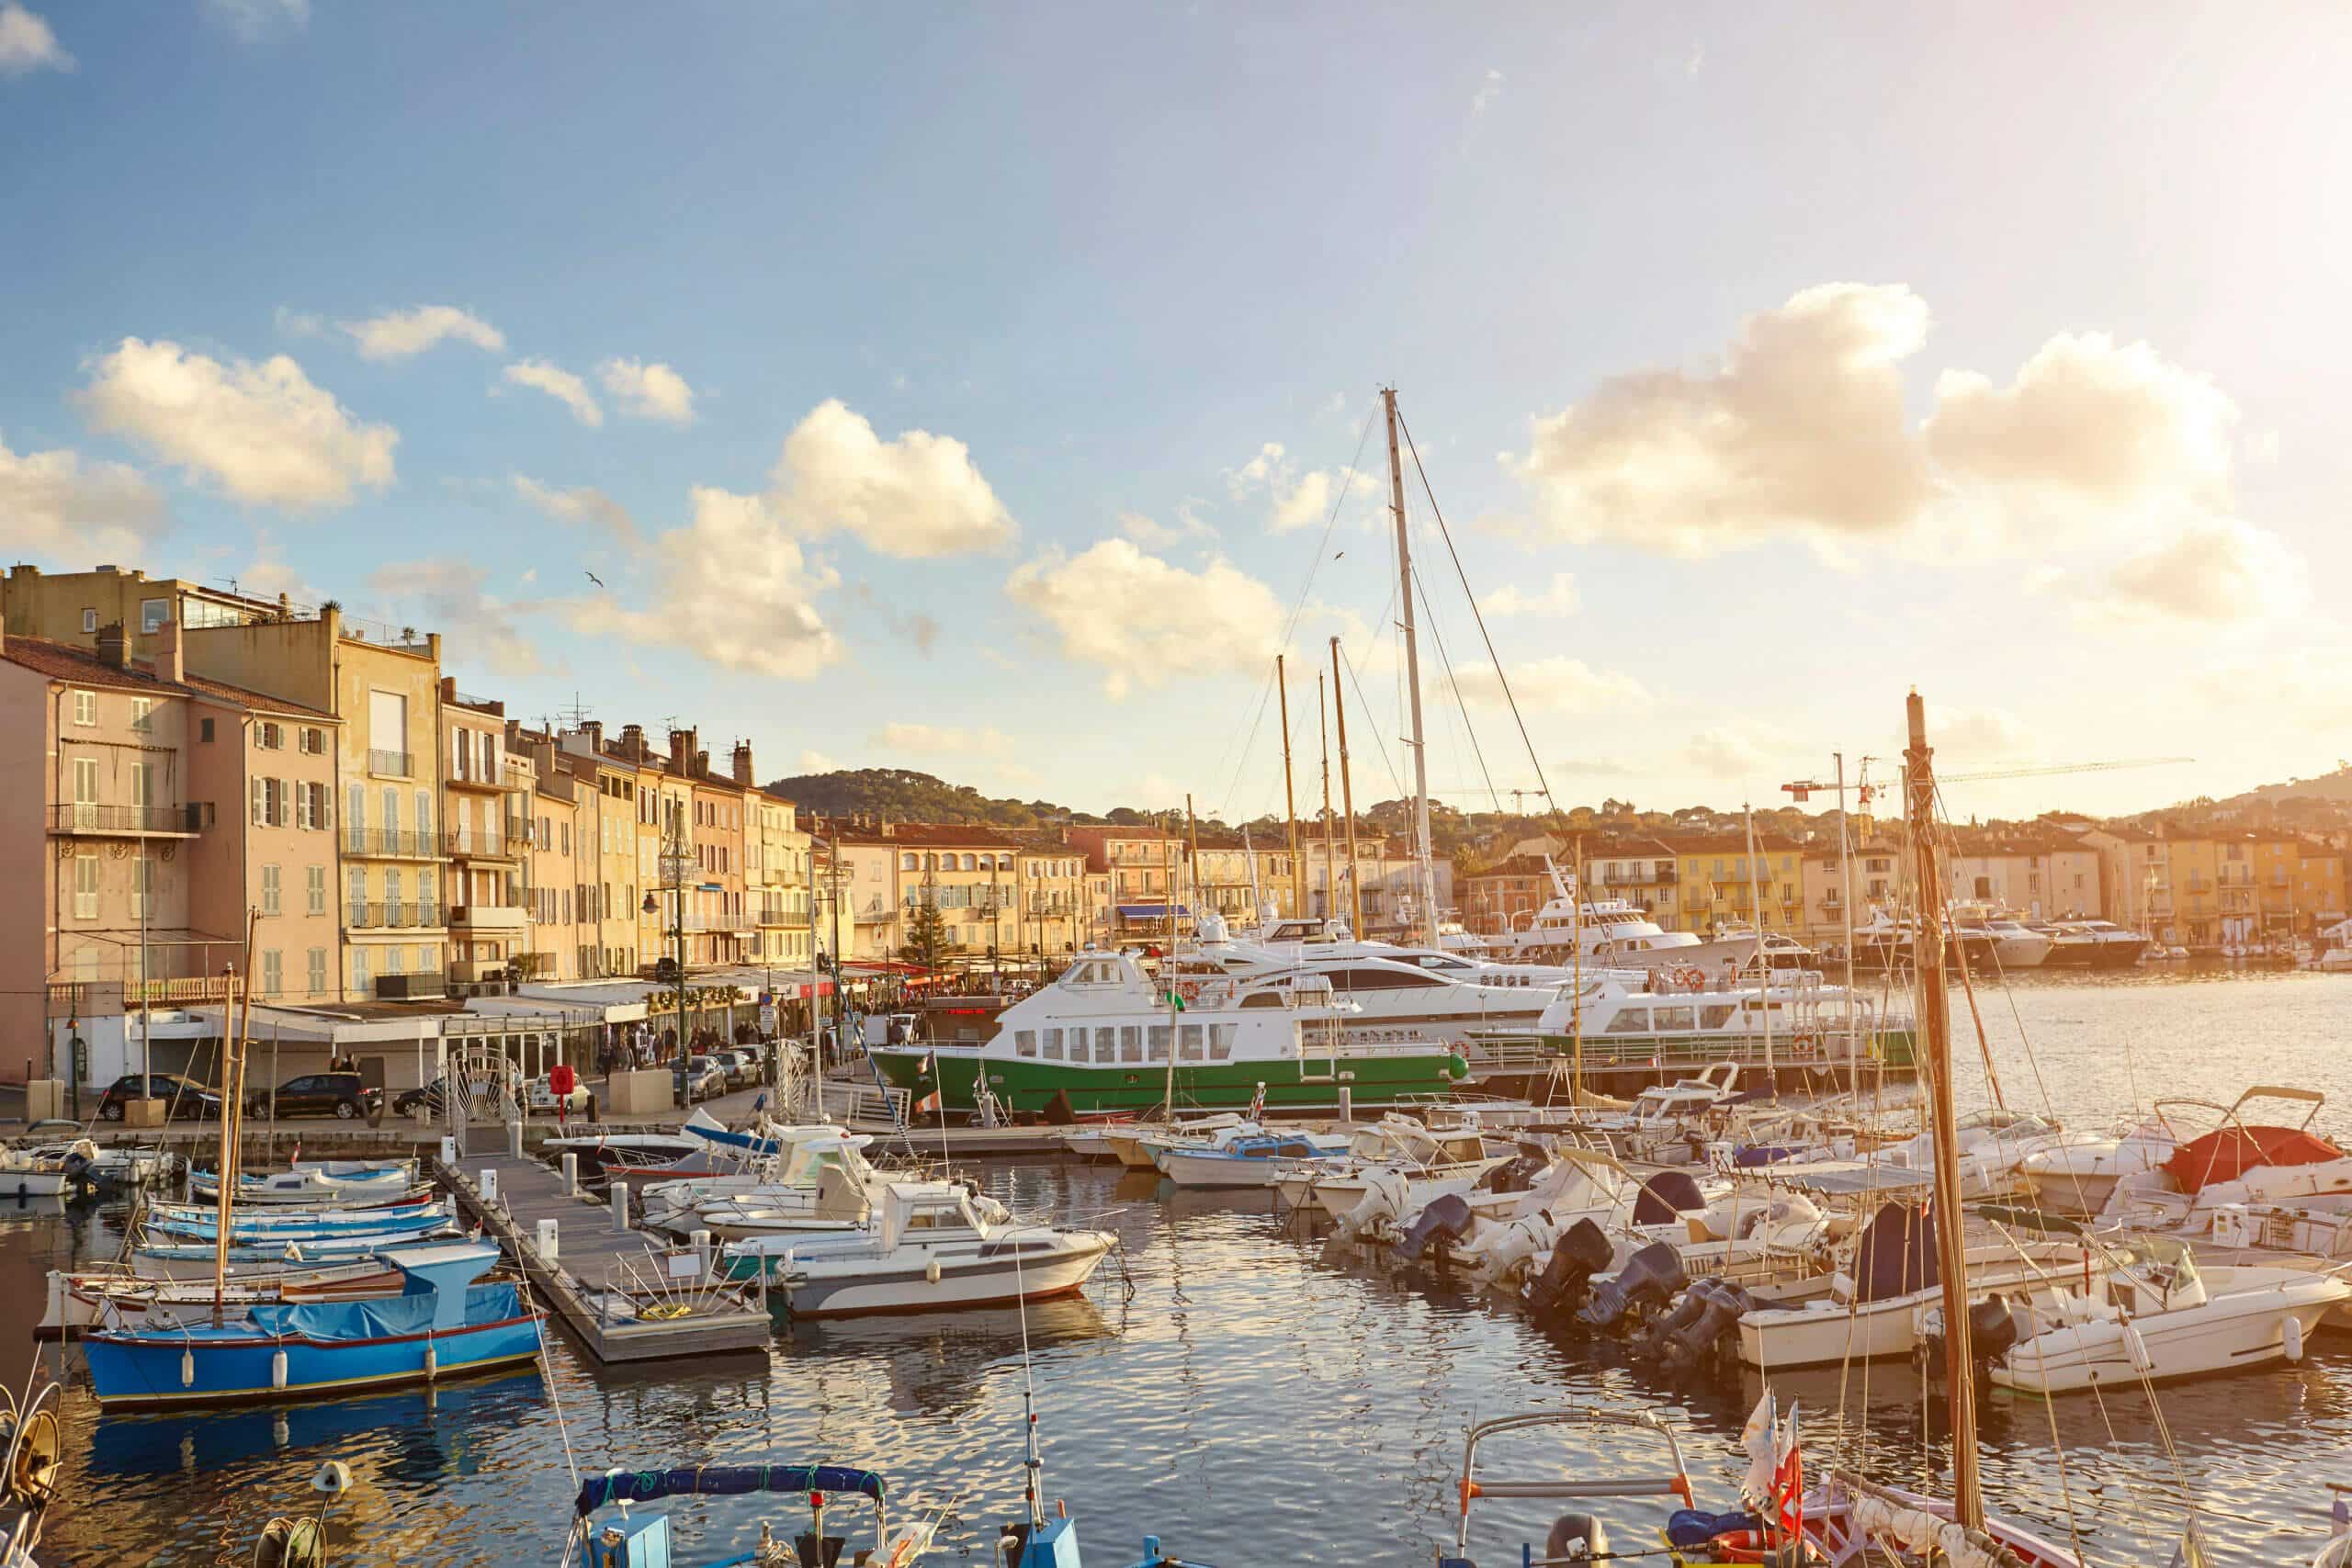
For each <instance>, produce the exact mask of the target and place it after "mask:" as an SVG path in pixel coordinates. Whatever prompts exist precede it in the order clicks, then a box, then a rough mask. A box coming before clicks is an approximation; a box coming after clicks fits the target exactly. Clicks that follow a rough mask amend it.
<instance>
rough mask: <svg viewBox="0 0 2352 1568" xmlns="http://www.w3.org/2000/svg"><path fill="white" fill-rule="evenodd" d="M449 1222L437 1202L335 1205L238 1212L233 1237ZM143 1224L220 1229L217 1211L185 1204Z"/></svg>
mask: <svg viewBox="0 0 2352 1568" xmlns="http://www.w3.org/2000/svg"><path fill="white" fill-rule="evenodd" d="M448 1223H449V1214H448V1211H447V1210H446V1209H444V1208H442V1207H441V1206H440V1205H439V1204H438V1203H421V1204H413V1205H410V1206H407V1207H404V1208H400V1209H383V1210H375V1211H369V1210H347V1209H344V1210H333V1211H329V1212H325V1213H315V1214H244V1213H238V1214H232V1215H231V1216H230V1218H229V1240H230V1242H231V1243H232V1245H233V1244H235V1243H238V1242H247V1241H315V1240H323V1239H325V1238H327V1237H330V1236H354V1235H374V1236H384V1237H387V1238H399V1237H405V1236H415V1235H424V1234H425V1233H426V1232H428V1231H433V1230H436V1229H438V1228H439V1227H441V1226H443V1225H446V1224H448ZM145 1224H146V1226H147V1228H148V1229H150V1230H153V1231H158V1232H161V1233H162V1234H163V1235H182V1236H193V1237H195V1238H196V1239H198V1240H199V1241H209V1240H211V1239H212V1238H213V1237H215V1236H217V1235H220V1216H219V1215H218V1214H215V1213H209V1212H206V1211H197V1212H189V1211H188V1210H187V1209H186V1208H185V1207H175V1209H174V1210H171V1211H164V1210H158V1209H151V1210H149V1212H148V1213H147V1215H146V1218H145Z"/></svg>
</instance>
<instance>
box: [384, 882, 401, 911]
mask: <svg viewBox="0 0 2352 1568" xmlns="http://www.w3.org/2000/svg"><path fill="white" fill-rule="evenodd" d="M400 907H401V874H400V873H399V872H397V871H393V870H390V868H387V869H386V870H385V872H384V908H385V911H386V913H385V916H384V919H385V921H386V922H387V923H388V924H389V923H391V922H395V921H397V920H399V919H400V918H401V917H400Z"/></svg>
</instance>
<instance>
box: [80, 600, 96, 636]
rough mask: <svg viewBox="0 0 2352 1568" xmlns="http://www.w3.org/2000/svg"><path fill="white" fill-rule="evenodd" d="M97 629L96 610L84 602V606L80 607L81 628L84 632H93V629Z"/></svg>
mask: <svg viewBox="0 0 2352 1568" xmlns="http://www.w3.org/2000/svg"><path fill="white" fill-rule="evenodd" d="M97 629H98V613H97V611H96V610H95V609H93V608H91V607H90V606H88V605H86V604H85V605H84V606H83V607H82V630H83V631H84V632H85V633H86V632H94V631H96V630H97Z"/></svg>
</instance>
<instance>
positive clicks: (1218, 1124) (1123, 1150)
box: [1101, 1111, 1258, 1170]
mask: <svg viewBox="0 0 2352 1568" xmlns="http://www.w3.org/2000/svg"><path fill="white" fill-rule="evenodd" d="M1245 1122H1247V1123H1248V1124H1249V1125H1250V1127H1251V1128H1252V1129H1253V1130H1254V1129H1255V1128H1256V1127H1257V1125H1258V1123H1257V1122H1255V1121H1252V1120H1251V1119H1250V1118H1249V1117H1247V1116H1244V1115H1242V1114H1241V1113H1240V1112H1239V1111H1218V1112H1217V1113H1216V1114H1215V1115H1213V1116H1195V1117H1193V1118H1190V1119H1188V1120H1185V1121H1181V1122H1174V1123H1172V1124H1167V1123H1161V1122H1112V1123H1111V1124H1110V1125H1109V1126H1106V1127H1104V1128H1103V1129H1102V1133H1101V1140H1102V1147H1103V1150H1104V1152H1106V1153H1107V1154H1109V1155H1110V1156H1111V1157H1112V1158H1113V1159H1114V1160H1116V1161H1118V1162H1119V1164H1120V1165H1121V1166H1122V1167H1123V1168H1125V1169H1128V1170H1157V1169H1159V1150H1160V1149H1161V1148H1162V1147H1164V1146H1166V1145H1170V1144H1198V1143H1204V1142H1205V1141H1206V1140H1207V1139H1208V1138H1209V1137H1210V1136H1211V1135H1213V1134H1217V1133H1221V1132H1223V1131H1224V1130H1225V1129H1226V1128H1227V1127H1238V1126H1240V1125H1242V1124H1243V1123H1245Z"/></svg>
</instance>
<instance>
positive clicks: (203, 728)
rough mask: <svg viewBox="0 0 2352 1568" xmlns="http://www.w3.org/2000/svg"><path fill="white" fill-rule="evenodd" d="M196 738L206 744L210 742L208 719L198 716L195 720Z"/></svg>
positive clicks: (209, 723) (210, 727)
mask: <svg viewBox="0 0 2352 1568" xmlns="http://www.w3.org/2000/svg"><path fill="white" fill-rule="evenodd" d="M196 738H197V739H198V740H201V741H203V742H204V743H205V744H206V745H208V746H209V745H210V744H211V743H212V721H211V720H210V719H209V718H199V719H198V720H197V721H196Z"/></svg>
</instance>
